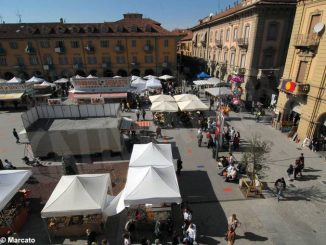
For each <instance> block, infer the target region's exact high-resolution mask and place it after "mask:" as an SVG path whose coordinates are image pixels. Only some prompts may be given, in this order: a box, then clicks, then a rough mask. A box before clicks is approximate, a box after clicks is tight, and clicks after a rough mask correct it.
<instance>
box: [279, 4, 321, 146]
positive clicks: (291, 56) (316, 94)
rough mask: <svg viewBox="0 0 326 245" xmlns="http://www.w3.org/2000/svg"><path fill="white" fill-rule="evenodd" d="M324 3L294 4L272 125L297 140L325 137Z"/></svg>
mask: <svg viewBox="0 0 326 245" xmlns="http://www.w3.org/2000/svg"><path fill="white" fill-rule="evenodd" d="M325 23H326V1H321V0H305V1H298V4H297V10H296V15H295V19H294V24H293V30H292V35H291V42H290V46H289V50H288V54H287V59H286V64H285V68H284V73H283V76H282V79H281V84H280V87H279V89H280V94H279V98H278V103H277V112H278V117H277V118H276V122H275V125H276V126H277V127H278V128H282V129H283V130H292V132H291V135H294V134H295V131H296V130H297V137H298V139H300V140H301V142H302V140H304V139H305V138H306V137H307V138H310V139H312V138H316V139H318V140H319V142H320V149H324V150H325V148H323V147H324V146H323V144H324V143H325V137H326V94H325V88H326V81H325V80H326V39H325V37H324V36H325V34H324V32H325Z"/></svg>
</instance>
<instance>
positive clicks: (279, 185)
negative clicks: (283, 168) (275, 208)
mask: <svg viewBox="0 0 326 245" xmlns="http://www.w3.org/2000/svg"><path fill="white" fill-rule="evenodd" d="M274 186H275V188H276V191H277V201H280V199H281V198H283V191H284V190H285V188H286V183H285V180H284V178H280V179H277V180H276V181H275V184H274Z"/></svg>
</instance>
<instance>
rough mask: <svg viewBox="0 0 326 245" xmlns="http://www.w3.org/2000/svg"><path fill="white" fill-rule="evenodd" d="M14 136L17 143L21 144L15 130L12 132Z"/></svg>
mask: <svg viewBox="0 0 326 245" xmlns="http://www.w3.org/2000/svg"><path fill="white" fill-rule="evenodd" d="M12 134H13V135H14V137H15V138H16V143H19V136H18V134H17V131H16V129H15V128H14V129H13V130H12Z"/></svg>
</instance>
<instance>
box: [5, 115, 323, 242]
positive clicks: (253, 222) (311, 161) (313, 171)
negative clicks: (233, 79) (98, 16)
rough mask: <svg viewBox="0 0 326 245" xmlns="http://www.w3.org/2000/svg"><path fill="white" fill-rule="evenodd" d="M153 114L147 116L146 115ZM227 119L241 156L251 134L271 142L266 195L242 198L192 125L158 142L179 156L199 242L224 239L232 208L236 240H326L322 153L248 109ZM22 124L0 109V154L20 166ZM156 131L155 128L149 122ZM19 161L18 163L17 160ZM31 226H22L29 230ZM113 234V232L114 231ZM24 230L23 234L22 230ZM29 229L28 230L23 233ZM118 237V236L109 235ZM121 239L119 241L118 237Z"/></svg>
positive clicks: (118, 221)
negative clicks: (276, 189) (297, 169)
mask: <svg viewBox="0 0 326 245" xmlns="http://www.w3.org/2000/svg"><path fill="white" fill-rule="evenodd" d="M149 114H151V113H147V115H146V116H148V118H150V115H149ZM125 115H127V116H131V117H135V115H134V113H125ZM231 116H232V118H234V120H231V121H230V124H231V125H232V126H234V127H235V128H236V129H237V130H239V131H240V133H241V138H242V140H243V141H242V148H240V151H239V152H235V153H234V155H235V157H236V159H238V160H240V159H241V154H242V153H241V152H242V150H243V149H244V148H245V144H246V141H247V140H248V138H249V137H250V136H251V135H252V134H257V133H258V134H260V135H261V137H262V138H263V139H265V140H270V141H272V143H273V146H272V149H271V153H270V156H269V159H268V165H269V167H270V168H269V170H268V176H266V178H265V179H263V181H265V182H266V183H267V185H268V186H269V187H270V190H267V191H266V192H265V195H264V196H265V198H262V199H245V198H244V196H243V194H242V193H241V191H240V190H239V188H238V185H237V184H235V183H225V182H224V180H223V178H222V177H221V176H219V175H217V172H218V169H217V166H216V161H215V160H214V159H213V158H212V152H211V150H210V149H207V147H205V146H203V147H200V148H199V147H198V146H197V139H196V131H197V129H195V128H180V129H163V130H162V133H163V136H164V138H163V139H159V140H158V142H163V143H171V144H172V146H173V155H174V158H175V159H177V158H178V157H181V158H182V160H183V163H184V164H183V169H182V173H181V176H180V177H179V185H180V190H181V193H182V197H183V199H184V200H186V201H187V202H188V203H189V206H190V207H191V209H192V210H193V220H194V222H195V223H196V224H197V227H198V241H199V243H200V244H226V242H225V241H224V233H225V230H226V225H227V217H229V216H230V215H231V214H232V213H236V214H237V216H238V218H239V219H240V221H241V223H242V225H241V227H239V228H238V229H237V241H236V243H237V244H245V245H246V244H248V245H249V244H276V245H283V244H289V245H292V244H294V245H301V244H314V245H315V244H316V245H318V244H325V242H324V241H325V240H326V230H325V227H326V221H325V216H326V204H325V200H326V199H325V197H326V174H325V170H326V163H325V159H324V157H321V155H320V153H318V152H317V153H314V152H311V151H309V150H308V149H301V148H300V144H295V143H294V142H290V141H289V140H288V139H287V137H286V136H285V135H284V134H282V133H280V132H279V131H277V130H275V129H273V128H272V127H271V126H270V125H268V124H265V123H256V122H255V120H253V119H252V116H251V115H249V114H247V113H237V114H232V115H231ZM14 126H15V127H16V128H17V131H19V130H20V129H22V127H21V122H20V121H19V113H2V114H0V127H1V131H0V139H1V141H0V157H1V158H2V159H4V158H8V159H10V160H12V162H14V163H16V164H17V165H19V163H18V162H19V161H20V158H21V156H22V154H23V146H22V145H19V144H16V143H15V141H14V139H13V137H12V134H11V130H12V128H13V127H14ZM150 130H151V131H155V127H154V126H151V127H150ZM301 152H303V153H304V154H305V159H306V161H305V162H306V163H305V166H306V170H305V172H304V173H303V175H304V176H303V177H302V178H300V179H298V180H296V181H293V182H289V181H287V184H288V190H287V191H286V192H285V199H284V200H281V201H280V202H277V200H276V198H275V196H274V194H273V183H274V181H275V180H276V179H277V178H279V177H286V169H287V167H288V165H289V164H290V163H293V161H294V160H295V158H297V157H298V156H299V154H300V153H301ZM16 161H17V162H16ZM124 218H125V217H123V215H121V217H120V218H115V219H116V220H115V223H116V224H117V225H116V227H115V231H117V232H110V233H109V234H108V236H109V238H111V239H112V241H114V242H116V243H114V244H120V240H121V239H119V238H120V237H121V234H119V232H118V231H120V230H121V229H120V228H119V229H118V228H117V227H121V226H123V222H121V220H123V219H124ZM37 227H40V226H39V225H35V227H34V225H33V227H32V226H28V227H25V229H26V230H27V232H28V229H33V228H37ZM115 233H116V234H115ZM25 234H26V233H25ZM27 234H28V233H27ZM112 236H116V237H112ZM118 241H119V242H118ZM84 243H85V241H82V240H77V241H74V242H72V241H65V244H84Z"/></svg>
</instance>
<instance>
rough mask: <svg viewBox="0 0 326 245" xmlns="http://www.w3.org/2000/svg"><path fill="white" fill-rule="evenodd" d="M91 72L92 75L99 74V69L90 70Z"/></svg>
mask: <svg viewBox="0 0 326 245" xmlns="http://www.w3.org/2000/svg"><path fill="white" fill-rule="evenodd" d="M89 74H91V75H92V76H97V70H90V71H89Z"/></svg>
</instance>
